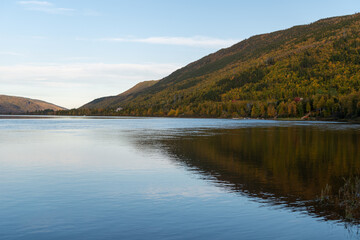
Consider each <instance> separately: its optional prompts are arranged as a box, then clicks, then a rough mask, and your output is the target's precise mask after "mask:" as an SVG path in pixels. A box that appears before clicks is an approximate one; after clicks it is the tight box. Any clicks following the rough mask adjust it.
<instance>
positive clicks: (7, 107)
mask: <svg viewBox="0 0 360 240" xmlns="http://www.w3.org/2000/svg"><path fill="white" fill-rule="evenodd" d="M47 109H51V110H55V111H58V110H65V108H62V107H59V106H56V105H54V104H51V103H47V102H44V101H40V100H35V99H30V98H23V97H13V96H7V95H0V114H24V113H27V112H35V111H44V110H47Z"/></svg>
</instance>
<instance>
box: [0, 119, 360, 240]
mask: <svg viewBox="0 0 360 240" xmlns="http://www.w3.org/2000/svg"><path fill="white" fill-rule="evenodd" d="M359 147H360V126H359V125H351V124H343V123H322V122H280V121H262V120H225V119H167V118H105V119H104V118H90V117H84V118H81V117H75V118H70V117H68V118H67V117H49V118H42V119H40V118H30V119H25V118H17V119H4V118H3V119H0V239H37V240H39V239H353V238H359V234H358V230H359V227H358V226H357V225H356V224H351V223H347V222H345V221H343V220H342V219H343V218H342V215H341V214H342V213H341V211H340V212H338V211H335V210H332V209H326V208H325V209H324V208H319V207H317V206H316V204H314V200H315V199H317V198H318V197H319V196H320V194H321V190H322V189H324V187H325V186H326V184H329V185H331V186H334V187H336V186H338V185H340V184H341V181H342V178H343V177H347V176H350V175H351V174H354V173H358V172H357V171H358V169H360V150H359Z"/></svg>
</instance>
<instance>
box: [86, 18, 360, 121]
mask: <svg viewBox="0 0 360 240" xmlns="http://www.w3.org/2000/svg"><path fill="white" fill-rule="evenodd" d="M359 26H360V14H354V15H347V16H340V17H331V18H325V19H321V20H318V21H316V22H313V23H311V24H306V25H298V26H294V27H291V28H288V29H286V30H280V31H276V32H272V33H265V34H259V35H255V36H252V37H250V38H248V39H245V40H243V41H241V42H239V43H237V44H234V45H233V46H231V47H229V48H225V49H221V50H219V51H217V52H215V53H212V54H209V55H207V56H205V57H203V58H201V59H199V60H197V61H195V62H192V63H189V64H188V65H186V66H185V67H183V68H180V69H178V70H176V71H174V72H173V73H171V74H170V75H169V76H166V77H164V78H162V79H161V80H159V81H158V82H157V83H156V84H154V85H152V86H149V87H147V88H145V89H143V90H142V91H139V92H136V93H134V94H132V97H131V98H124V99H120V98H117V101H113V102H112V103H109V104H107V105H106V104H105V105H104V106H103V107H104V109H106V113H105V112H103V113H105V114H113V113H112V110H113V109H116V108H118V107H122V108H123V109H124V110H123V111H122V113H121V114H123V115H134V116H206V117H231V116H233V117H237V116H242V117H249V116H251V117H278V116H279V117H301V116H303V115H304V113H305V112H310V113H314V114H312V115H314V116H325V115H326V116H334V117H354V116H357V114H358V112H360V105H359V111H358V106H357V104H358V102H360V96H359V93H358V92H359V82H360V76H359V74H358V73H359V72H360V38H359V32H360V28H359ZM115 98H116V97H115ZM350 98H351V99H350ZM296 99H303V100H301V101H299V100H296ZM348 101H352V102H353V105H354V106H351V107H350V106H349V104H348V103H347V102H348ZM309 105H310V106H309ZM330 105H331V106H330ZM319 109H320V110H319ZM82 110H85V109H84V108H83V109H82ZM174 112H175V113H174ZM324 112H326V114H325V115H324ZM94 114H102V113H101V111H98V112H96V111H95V112H94Z"/></svg>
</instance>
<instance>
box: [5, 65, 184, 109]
mask: <svg viewBox="0 0 360 240" xmlns="http://www.w3.org/2000/svg"><path fill="white" fill-rule="evenodd" d="M179 67H180V66H178V65H174V64H151V63H149V64H105V63H88V64H87V63H82V64H41V65H38V64H36V65H35V64H26V65H11V66H5V65H4V66H1V65H0V86H1V93H3V94H8V95H14V96H27V97H32V98H36V99H42V100H46V101H49V102H53V103H56V104H58V105H60V106H64V107H67V108H73V107H79V106H81V105H83V104H85V103H87V102H89V101H91V100H93V99H95V98H99V97H103V96H109V95H116V94H119V93H121V92H123V91H125V90H127V89H129V88H131V87H133V86H134V85H135V84H136V83H139V82H141V81H144V80H154V79H161V78H162V77H165V76H167V75H168V74H170V73H171V72H173V71H174V70H176V69H178V68H179Z"/></svg>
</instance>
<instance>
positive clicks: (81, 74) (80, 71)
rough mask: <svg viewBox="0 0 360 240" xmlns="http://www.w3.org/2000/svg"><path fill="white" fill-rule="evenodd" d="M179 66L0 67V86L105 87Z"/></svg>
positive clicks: (151, 76)
mask: <svg viewBox="0 0 360 240" xmlns="http://www.w3.org/2000/svg"><path fill="white" fill-rule="evenodd" d="M178 67H179V66H177V65H174V64H105V63H82V64H62V65H61V64H44V65H31V64H30V65H13V66H0V83H4V82H14V81H17V82H24V81H25V82H34V83H36V82H37V83H39V82H47V83H49V82H63V83H64V84H66V83H78V84H84V85H86V84H92V83H100V84H106V83H110V82H115V83H121V82H122V83H124V81H142V80H150V79H159V78H161V77H164V76H166V75H167V74H169V73H171V72H172V71H174V70H176V69H177V68H178Z"/></svg>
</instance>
